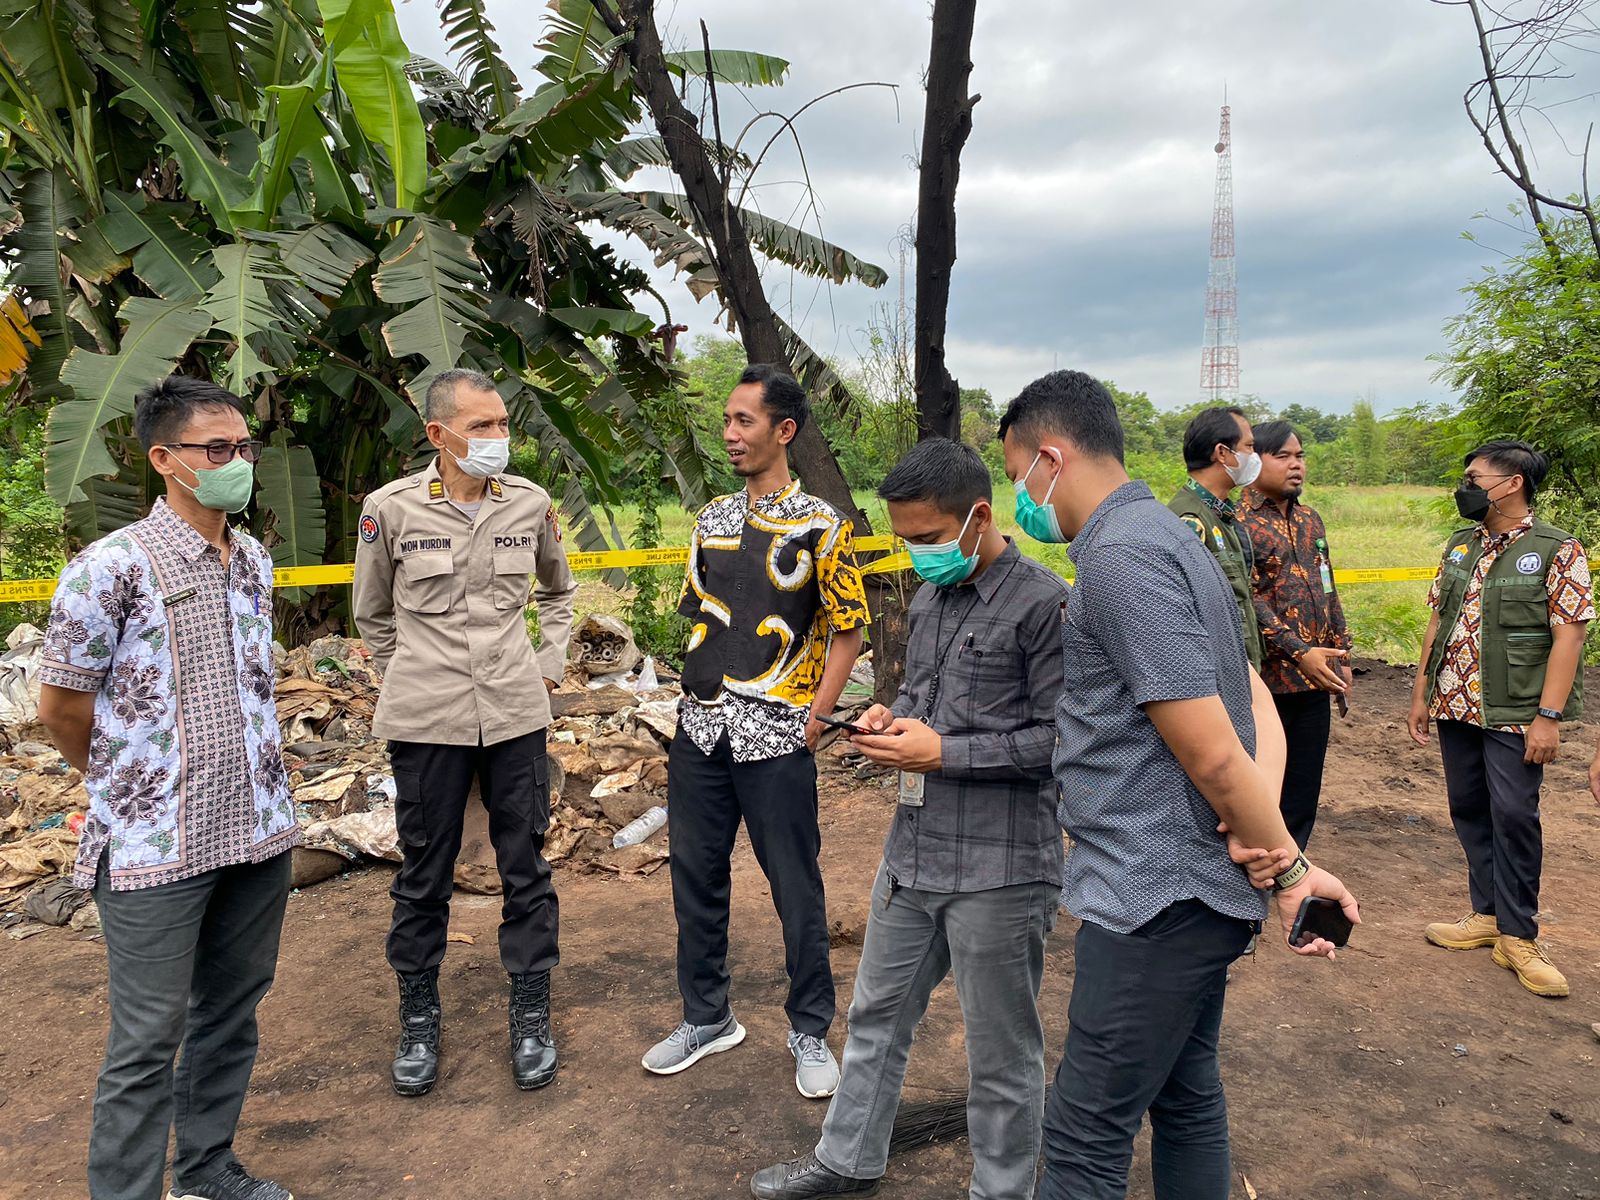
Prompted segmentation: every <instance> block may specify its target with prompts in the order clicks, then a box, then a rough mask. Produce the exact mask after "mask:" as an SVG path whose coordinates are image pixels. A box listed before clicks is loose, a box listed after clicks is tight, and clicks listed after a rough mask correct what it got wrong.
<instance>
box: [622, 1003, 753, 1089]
mask: <svg viewBox="0 0 1600 1200" xmlns="http://www.w3.org/2000/svg"><path fill="white" fill-rule="evenodd" d="M742 1041H744V1026H743V1025H741V1024H739V1022H738V1021H736V1020H734V1018H733V1014H732V1013H729V1014H728V1019H727V1020H726V1021H723V1022H721V1023H720V1024H717V1025H691V1024H689V1022H688V1021H684V1022H683V1023H682V1024H681V1025H679V1026H678V1027H677V1028H676V1029H674V1030H673V1031H672V1032H671V1033H670V1034H668V1035H667V1036H666V1038H665V1039H663V1040H662V1041H659V1042H657V1043H656V1044H655V1045H654V1046H651V1047H650V1049H649V1050H647V1051H646V1052H645V1056H644V1058H643V1060H641V1061H642V1065H643V1067H644V1069H645V1070H646V1071H649V1072H651V1073H652V1074H655V1075H676V1074H677V1073H678V1072H679V1071H687V1070H688V1069H689V1068H690V1067H692V1066H694V1064H695V1063H697V1062H699V1061H700V1060H701V1059H702V1058H704V1057H705V1056H706V1055H708V1054H716V1053H718V1052H719V1051H722V1050H732V1049H733V1048H734V1047H735V1046H737V1045H738V1044H739V1043H740V1042H742Z"/></svg>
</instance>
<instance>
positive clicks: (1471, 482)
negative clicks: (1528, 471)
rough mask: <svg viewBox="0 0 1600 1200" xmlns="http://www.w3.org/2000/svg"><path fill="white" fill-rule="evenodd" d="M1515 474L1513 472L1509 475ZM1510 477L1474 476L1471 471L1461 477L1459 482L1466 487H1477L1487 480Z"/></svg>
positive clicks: (1507, 477) (1507, 476) (1509, 476)
mask: <svg viewBox="0 0 1600 1200" xmlns="http://www.w3.org/2000/svg"><path fill="white" fill-rule="evenodd" d="M1515 474H1516V472H1515V471H1513V472H1512V473H1511V475H1515ZM1511 475H1474V474H1473V473H1472V472H1471V471H1468V472H1467V473H1466V474H1464V475H1462V476H1461V482H1462V483H1464V484H1466V485H1467V486H1468V487H1477V486H1478V485H1479V484H1481V483H1483V482H1484V481H1485V480H1487V479H1510V478H1511Z"/></svg>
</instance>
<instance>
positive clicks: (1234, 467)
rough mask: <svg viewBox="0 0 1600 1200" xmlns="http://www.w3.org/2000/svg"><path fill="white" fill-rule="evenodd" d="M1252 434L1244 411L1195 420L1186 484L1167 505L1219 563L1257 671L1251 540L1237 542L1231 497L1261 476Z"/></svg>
mask: <svg viewBox="0 0 1600 1200" xmlns="http://www.w3.org/2000/svg"><path fill="white" fill-rule="evenodd" d="M1255 444H1256V439H1255V434H1254V433H1252V432H1251V430H1250V421H1249V418H1247V417H1246V416H1245V413H1244V410H1243V409H1242V408H1207V409H1203V410H1202V411H1200V412H1199V413H1197V414H1195V417H1194V419H1193V420H1192V421H1190V422H1189V427H1188V428H1187V429H1185V430H1184V431H1183V462H1184V466H1186V467H1187V468H1188V469H1189V478H1188V479H1187V480H1186V481H1185V482H1184V485H1183V486H1182V487H1181V488H1179V489H1178V494H1177V495H1176V496H1174V497H1173V498H1172V500H1171V502H1170V503H1169V504H1168V505H1167V507H1168V508H1170V509H1171V510H1172V511H1173V512H1175V513H1177V514H1178V516H1179V517H1180V518H1182V520H1183V523H1184V524H1185V525H1187V526H1188V527H1189V528H1190V529H1192V530H1194V532H1195V536H1197V537H1198V538H1199V539H1200V541H1201V542H1202V544H1204V546H1205V548H1206V549H1207V550H1209V551H1211V556H1212V557H1213V558H1215V559H1216V560H1217V565H1218V566H1219V567H1221V568H1222V573H1223V575H1225V576H1226V577H1227V580H1228V585H1229V586H1230V587H1231V588H1232V589H1233V598H1234V600H1235V601H1236V602H1237V603H1238V605H1239V625H1240V628H1241V629H1242V630H1243V631H1244V648H1245V653H1246V655H1248V657H1249V659H1250V665H1251V666H1252V667H1254V668H1255V669H1256V670H1257V671H1259V670H1261V652H1262V645H1261V628H1260V626H1259V625H1258V624H1257V623H1256V605H1255V596H1254V593H1253V590H1252V584H1251V580H1250V576H1251V571H1252V568H1253V566H1254V561H1253V559H1254V556H1253V555H1252V553H1251V549H1250V538H1249V535H1243V536H1241V535H1240V533H1239V527H1238V524H1237V521H1236V518H1235V514H1234V508H1233V503H1232V501H1231V500H1230V499H1229V497H1230V496H1231V495H1232V493H1233V489H1234V488H1241V487H1249V486H1250V485H1251V484H1252V483H1254V482H1255V481H1256V476H1257V475H1259V474H1261V457H1260V455H1258V454H1257V453H1256V452H1255Z"/></svg>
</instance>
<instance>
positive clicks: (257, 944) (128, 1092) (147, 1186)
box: [89, 852, 289, 1200]
mask: <svg viewBox="0 0 1600 1200" xmlns="http://www.w3.org/2000/svg"><path fill="white" fill-rule="evenodd" d="M94 899H95V903H96V904H97V905H98V906H99V908H100V923H101V925H102V926H103V927H104V929H105V940H106V966H107V970H108V976H109V991H110V998H111V1033H110V1035H109V1036H108V1037H107V1038H106V1057H105V1064H104V1065H103V1066H102V1067H101V1068H100V1083H99V1086H98V1087H97V1088H96V1089H95V1097H94V1123H93V1125H92V1127H91V1130H90V1133H89V1195H90V1196H91V1197H93V1198H94V1200H160V1198H161V1197H162V1196H164V1195H166V1192H165V1190H164V1189H163V1188H162V1186H161V1184H162V1176H163V1174H164V1172H165V1168H166V1163H167V1137H168V1135H169V1133H171V1132H172V1131H173V1129H174V1127H176V1132H177V1141H176V1150H175V1152H174V1154H173V1156H172V1187H173V1190H174V1191H177V1192H186V1191H189V1190H190V1189H192V1188H195V1187H198V1186H199V1185H200V1184H202V1183H204V1182H205V1181H206V1180H207V1179H209V1178H210V1177H211V1176H212V1175H215V1174H216V1173H217V1172H218V1171H220V1170H222V1169H223V1168H225V1167H227V1166H228V1165H229V1164H231V1163H233V1162H236V1161H238V1160H237V1159H236V1158H235V1157H234V1154H233V1134H234V1128H235V1127H236V1126H237V1125H238V1123H239V1110H240V1109H241V1108H243V1107H244V1096H245V1090H246V1089H247V1088H248V1087H249V1085H250V1072H251V1070H252V1069H253V1068H254V1067H255V1061H256V1044H257V1035H256V1005H258V1004H260V1003H261V998H262V997H263V996H265V995H266V994H267V989H268V988H270V987H271V986H272V977H273V974H274V972H275V970H276V968H277V964H278V937H279V934H280V933H281V932H282V929H283V912H284V906H285V904H286V903H287V902H288V899H289V855H288V853H287V852H285V853H283V854H278V855H274V856H273V857H272V858H269V859H267V860H266V861H265V862H259V863H237V864H235V865H233V866H227V867H219V868H218V869H217V870H215V871H206V872H204V873H203V874H200V875H191V876H190V877H189V878H188V879H180V880H177V881H176V882H174V883H163V884H158V885H157V886H155V887H149V888H136V889H134V890H133V891H127V892H117V891H113V890H112V889H111V883H110V878H109V875H108V874H107V871H106V864H105V860H104V858H102V859H101V861H100V870H99V876H98V878H97V881H96V883H95V888H94ZM180 1046H181V1047H182V1050H183V1054H182V1058H181V1060H179V1061H178V1065H177V1069H176V1070H174V1069H173V1060H174V1058H176V1057H177V1055H178V1051H179V1047H180Z"/></svg>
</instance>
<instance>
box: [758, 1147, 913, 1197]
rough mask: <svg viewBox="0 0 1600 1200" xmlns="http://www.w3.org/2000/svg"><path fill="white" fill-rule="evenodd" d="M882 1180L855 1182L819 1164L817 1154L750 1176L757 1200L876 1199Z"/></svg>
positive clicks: (856, 1180)
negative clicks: (838, 1197)
mask: <svg viewBox="0 0 1600 1200" xmlns="http://www.w3.org/2000/svg"><path fill="white" fill-rule="evenodd" d="M880 1182H882V1181H881V1180H878V1179H851V1178H850V1176H848V1175H841V1174H839V1173H838V1172H837V1171H830V1170H829V1169H828V1168H827V1167H825V1166H823V1165H822V1164H821V1163H820V1162H818V1161H817V1155H816V1152H815V1151H812V1152H811V1153H810V1154H807V1155H806V1156H805V1157H804V1158H797V1159H795V1160H794V1161H793V1162H784V1163H775V1164H773V1165H772V1166H770V1167H762V1168H761V1170H759V1171H757V1172H756V1173H755V1174H754V1175H752V1176H750V1194H751V1195H752V1196H755V1197H756V1198H757V1200H809V1198H810V1197H812V1196H876V1195H877V1194H878V1184H879V1183H880Z"/></svg>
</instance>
